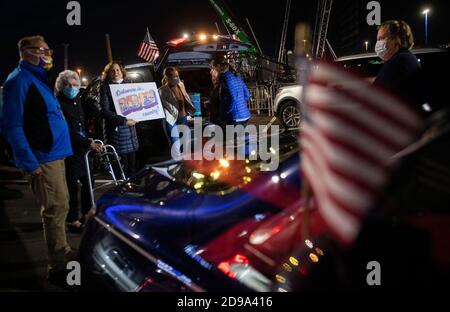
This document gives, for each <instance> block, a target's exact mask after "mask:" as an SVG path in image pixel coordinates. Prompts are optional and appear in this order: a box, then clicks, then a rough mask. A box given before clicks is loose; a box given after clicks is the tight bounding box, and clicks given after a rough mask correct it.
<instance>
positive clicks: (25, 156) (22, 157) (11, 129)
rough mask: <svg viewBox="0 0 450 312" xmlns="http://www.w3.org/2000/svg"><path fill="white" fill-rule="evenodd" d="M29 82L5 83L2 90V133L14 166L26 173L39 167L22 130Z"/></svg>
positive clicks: (15, 81) (20, 80)
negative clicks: (10, 151) (8, 145)
mask: <svg viewBox="0 0 450 312" xmlns="http://www.w3.org/2000/svg"><path fill="white" fill-rule="evenodd" d="M29 87H30V82H28V81H24V80H22V79H14V80H11V81H7V82H6V83H5V85H4V89H3V118H2V119H3V120H2V132H3V135H4V136H5V138H6V139H7V141H8V142H9V144H10V145H11V147H12V150H13V154H14V159H15V162H16V165H17V166H18V167H19V168H23V169H25V170H26V171H28V172H32V171H34V170H36V169H37V168H38V167H39V162H38V161H37V159H36V157H35V156H34V154H33V151H32V150H31V148H30V145H29V143H28V140H27V138H26V136H25V132H24V130H23V111H24V103H25V99H26V96H27V93H28V89H29Z"/></svg>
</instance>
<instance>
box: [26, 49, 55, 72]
mask: <svg viewBox="0 0 450 312" xmlns="http://www.w3.org/2000/svg"><path fill="white" fill-rule="evenodd" d="M28 53H29V54H31V55H33V56H34V57H36V58H37V59H38V60H37V61H36V63H37V64H35V65H36V66H39V67H42V68H43V69H45V70H47V71H48V70H50V69H52V67H53V58H52V57H51V56H50V55H44V56H40V55H36V54H34V53H32V52H29V51H28Z"/></svg>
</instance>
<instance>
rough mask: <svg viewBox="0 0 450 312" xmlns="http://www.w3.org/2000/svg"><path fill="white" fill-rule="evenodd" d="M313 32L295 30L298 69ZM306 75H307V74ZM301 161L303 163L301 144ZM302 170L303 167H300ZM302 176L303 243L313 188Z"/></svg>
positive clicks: (299, 26)
mask: <svg viewBox="0 0 450 312" xmlns="http://www.w3.org/2000/svg"><path fill="white" fill-rule="evenodd" d="M310 38H311V31H310V28H309V25H308V24H306V23H299V24H297V26H296V28H295V54H296V55H297V68H302V67H303V65H306V64H305V63H304V62H307V58H306V54H307V51H308V47H307V45H306V44H305V42H308V43H309V42H311V40H310ZM297 72H298V73H299V77H297V79H298V80H299V81H304V82H305V81H307V77H302V76H300V75H302V74H303V72H301V71H299V70H298V71H297ZM305 74H306V73H305ZM299 153H300V161H301V142H300V148H299ZM300 168H301V166H300ZM300 174H301V177H300V178H301V183H302V186H301V190H300V195H301V198H302V201H303V207H302V211H301V213H302V223H301V235H302V236H301V239H302V241H305V240H306V239H309V238H310V235H311V233H310V230H311V229H310V213H309V210H310V199H311V195H312V194H311V188H310V185H309V182H308V180H307V179H306V177H305V175H304V174H302V171H300Z"/></svg>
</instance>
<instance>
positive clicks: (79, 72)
mask: <svg viewBox="0 0 450 312" xmlns="http://www.w3.org/2000/svg"><path fill="white" fill-rule="evenodd" d="M77 73H78V76H80V77H81V69H80V68H78V69H77Z"/></svg>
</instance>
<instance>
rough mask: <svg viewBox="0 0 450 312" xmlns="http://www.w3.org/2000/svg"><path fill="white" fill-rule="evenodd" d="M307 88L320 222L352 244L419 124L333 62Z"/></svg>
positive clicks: (306, 150) (305, 135) (310, 167)
mask: <svg viewBox="0 0 450 312" xmlns="http://www.w3.org/2000/svg"><path fill="white" fill-rule="evenodd" d="M305 92H306V94H305V100H306V113H307V116H306V118H305V123H304V125H303V128H302V132H301V146H302V150H301V159H302V165H301V167H302V173H303V175H304V177H306V180H307V181H308V183H309V186H310V189H311V191H312V196H313V200H312V202H313V203H314V205H315V206H316V207H317V208H318V212H319V213H318V216H319V220H320V221H321V222H318V223H319V224H322V225H324V226H325V227H326V229H327V230H330V231H331V232H332V233H333V235H334V236H335V237H336V238H337V241H339V242H340V243H342V244H344V245H349V244H351V243H352V242H353V241H354V239H355V238H356V236H357V234H358V232H359V230H360V225H361V223H362V219H363V217H364V216H365V215H366V214H367V212H368V210H369V209H371V208H372V207H373V205H374V204H375V200H376V199H377V195H378V193H379V192H380V190H381V189H382V187H383V186H384V185H385V184H386V182H387V179H388V176H389V172H390V169H391V168H392V166H393V165H394V161H393V156H394V155H395V154H396V153H398V152H399V151H401V150H402V149H403V148H405V147H406V146H407V145H408V144H410V143H411V142H412V140H413V138H414V135H415V134H416V133H417V130H418V128H419V126H420V122H419V119H418V117H417V116H416V115H415V113H413V112H412V111H411V110H410V109H409V107H407V106H406V105H405V104H404V103H402V102H400V101H399V100H398V99H397V98H395V97H393V96H391V95H388V94H387V93H384V92H383V91H381V90H379V89H377V88H376V87H374V86H373V85H371V84H369V83H368V82H366V81H364V80H362V79H359V78H357V77H355V76H353V75H352V74H350V73H347V72H345V71H343V69H340V68H337V67H335V66H334V65H331V64H327V63H320V64H319V66H318V67H317V68H315V69H314V70H312V72H311V76H310V82H309V85H308V86H307V88H306V91H305Z"/></svg>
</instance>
